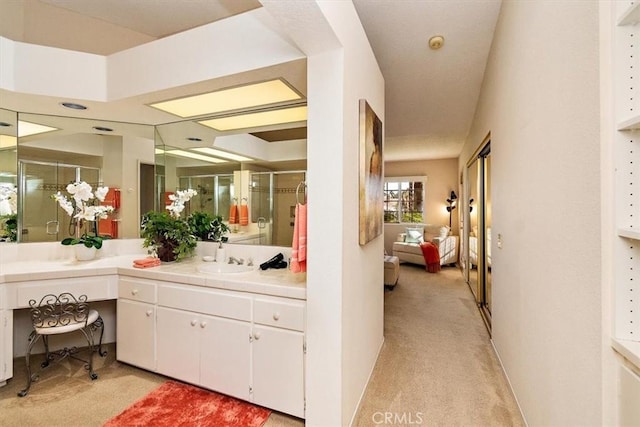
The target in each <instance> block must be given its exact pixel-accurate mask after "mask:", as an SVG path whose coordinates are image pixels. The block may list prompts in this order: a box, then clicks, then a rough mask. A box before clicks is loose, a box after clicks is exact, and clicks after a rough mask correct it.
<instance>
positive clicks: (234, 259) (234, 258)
mask: <svg viewBox="0 0 640 427" xmlns="http://www.w3.org/2000/svg"><path fill="white" fill-rule="evenodd" d="M234 262H235V263H236V264H238V265H242V264H243V263H244V260H243V259H242V258H240V259H238V258H236V257H232V256H230V257H229V264H233V263H234Z"/></svg>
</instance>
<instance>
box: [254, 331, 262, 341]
mask: <svg viewBox="0 0 640 427" xmlns="http://www.w3.org/2000/svg"><path fill="white" fill-rule="evenodd" d="M253 339H255V340H259V339H260V332H254V333H253Z"/></svg>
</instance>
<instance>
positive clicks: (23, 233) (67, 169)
mask: <svg viewBox="0 0 640 427" xmlns="http://www.w3.org/2000/svg"><path fill="white" fill-rule="evenodd" d="M18 176H19V180H20V188H19V192H20V194H21V197H19V199H18V241H19V242H53V241H60V240H62V239H64V238H66V237H73V236H75V235H76V229H75V223H74V221H72V218H71V217H70V216H69V215H67V213H66V212H65V211H64V210H63V209H62V208H60V206H59V205H58V203H56V202H55V201H54V200H53V199H52V198H51V196H52V195H54V194H56V193H57V192H58V191H60V192H62V193H66V187H67V184H70V183H72V182H76V181H85V182H87V183H88V184H90V185H91V186H92V187H93V188H95V187H96V186H98V185H100V184H101V182H102V176H101V170H100V169H99V168H93V167H87V166H79V165H69V164H63V163H56V162H40V161H31V160H20V161H19V162H18ZM88 226H90V227H91V226H94V227H95V223H88ZM82 231H84V230H81V232H82Z"/></svg>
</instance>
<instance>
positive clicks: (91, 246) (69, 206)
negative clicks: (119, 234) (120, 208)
mask: <svg viewBox="0 0 640 427" xmlns="http://www.w3.org/2000/svg"><path fill="white" fill-rule="evenodd" d="M108 191H109V187H97V188H96V190H95V192H94V191H93V189H92V188H91V185H89V184H87V183H86V182H84V181H79V182H73V183H71V184H69V185H67V192H68V193H69V195H70V196H71V198H67V196H66V195H63V194H61V193H60V192H59V191H58V192H57V193H56V194H54V195H53V196H51V198H52V199H54V200H55V201H56V202H57V203H58V204H59V205H60V207H61V208H62V209H63V210H64V211H65V212H66V213H67V214H68V215H69V216H70V217H72V220H73V226H74V228H75V236H74V237H66V238H64V239H62V241H61V242H60V243H62V244H63V245H65V246H69V245H71V246H73V245H80V246H79V247H78V249H77V250H76V258H77V259H78V260H87V259H93V257H95V251H96V250H97V249H100V248H102V242H103V240H104V239H109V238H110V237H109V236H101V235H99V234H98V227H97V224H96V225H95V226H94V227H93V234H90V232H89V229H90V228H91V227H88V226H86V222H87V221H90V222H96V221H98V220H99V219H104V218H106V217H107V216H108V215H109V213H111V212H113V210H114V209H113V207H112V206H102V205H100V204H98V202H103V201H104V198H105V197H106V195H107V192H108ZM83 248H87V250H85V249H83Z"/></svg>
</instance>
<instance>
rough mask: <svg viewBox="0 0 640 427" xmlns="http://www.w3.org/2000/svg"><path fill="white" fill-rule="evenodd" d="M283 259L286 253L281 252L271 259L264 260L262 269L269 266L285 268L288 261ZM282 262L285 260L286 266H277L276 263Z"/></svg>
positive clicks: (261, 265)
mask: <svg viewBox="0 0 640 427" xmlns="http://www.w3.org/2000/svg"><path fill="white" fill-rule="evenodd" d="M283 259H284V255H282V253H279V254H278V255H276V256H274V257H273V258H271V259H270V260H269V261H267V262H263V263H262V264H260V270H266V269H267V268H284V267H286V266H287V263H286V261H282V260H283ZM280 262H284V267H276V265H278V264H279V263H280Z"/></svg>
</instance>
